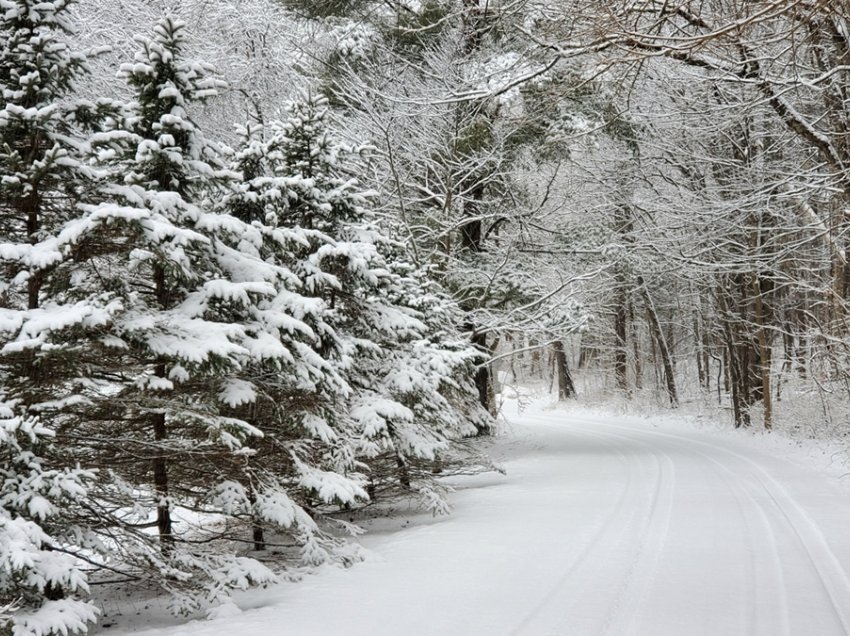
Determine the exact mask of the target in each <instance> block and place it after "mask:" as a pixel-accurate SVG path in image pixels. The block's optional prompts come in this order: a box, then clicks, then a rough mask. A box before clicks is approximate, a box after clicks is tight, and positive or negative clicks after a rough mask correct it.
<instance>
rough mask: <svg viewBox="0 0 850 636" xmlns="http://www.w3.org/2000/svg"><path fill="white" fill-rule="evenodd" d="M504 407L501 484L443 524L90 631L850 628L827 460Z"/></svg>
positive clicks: (470, 482) (460, 497)
mask: <svg viewBox="0 0 850 636" xmlns="http://www.w3.org/2000/svg"><path fill="white" fill-rule="evenodd" d="M509 405H510V407H511V410H510V411H509V412H508V417H509V418H510V419H511V420H512V421H513V422H514V424H513V427H512V428H513V431H512V432H511V433H510V434H508V435H506V436H505V437H504V438H503V439H500V440H498V441H497V442H496V444H495V445H494V448H493V451H492V452H493V454H494V456H495V459H497V460H498V461H500V462H501V463H502V464H503V465H504V467H505V468H506V469H507V475H506V476H503V475H498V474H486V475H478V476H475V477H464V478H455V479H454V480H453V482H452V483H453V484H454V485H455V487H456V488H457V492H456V493H455V494H454V495H453V497H452V502H453V505H454V508H455V510H454V513H453V514H452V515H451V516H449V517H443V518H431V517H427V516H422V515H419V516H417V515H411V516H409V517H407V518H405V519H401V520H400V519H386V520H383V521H381V522H379V523H376V524H375V525H374V526H373V527H372V528H371V530H370V532H369V533H368V534H367V535H365V536H364V537H362V538H361V539H360V541H361V543H362V544H363V546H364V547H365V548H366V550H367V552H368V555H369V556H368V558H367V559H366V561H365V562H364V563H362V564H359V565H357V566H355V567H354V568H352V569H350V570H342V569H337V568H332V567H327V568H325V569H323V570H321V571H320V572H319V573H318V574H316V575H315V576H308V577H306V578H305V579H304V580H303V581H301V582H299V583H284V584H281V585H278V586H276V587H274V588H270V589H267V590H256V591H252V592H248V593H245V594H242V595H240V596H238V597H237V598H236V599H235V600H236V604H235V605H233V606H231V605H228V607H227V608H225V611H220V612H218V614H217V618H216V619H215V620H210V621H195V622H190V623H187V624H183V625H179V626H173V625H172V626H168V627H162V628H157V629H151V630H147V631H143V632H131V631H129V630H128V629H127V628H125V627H121V628H118V627H115V628H107V629H103V630H102V633H104V634H129V633H136V634H139V635H142V634H143V635H144V636H166V635H167V636H174V635H181V636H182V635H187V636H233V635H234V634H239V635H244V636H249V635H254V634H256V635H262V636H267V635H268V636H276V635H283V634H287V635H305V636H312V635H328V636H336V635H345V636H357V635H363V636H366V635H369V636H402V635H403V636H416V635H422V636H425V635H434V634H439V635H445V636H452V635H458V636H461V635H462V636H475V635H479V634H480V635H482V636H484V635H486V636H493V635H500V634H506V635H507V634H521V635H532V636H534V635H538V634H540V635H543V634H551V635H584V634H588V635H589V634H610V635H612V636H620V635H623V634H637V635H647V636H665V635H670V636H677V635H681V634H688V635H689V636H691V635H697V634H706V635H709V634H710V635H716V634H723V635H725V636H728V635H734V634H740V635H747V636H750V635H762V634H763V635H765V636H776V635H780V634H817V635H819V636H830V635H833V634H835V635H838V634H850V577H848V570H850V483H848V482H850V478H848V479H844V480H842V479H841V478H840V475H841V474H843V473H844V472H847V471H846V470H845V467H844V466H843V465H842V464H840V463H839V462H837V461H835V459H834V457H833V456H831V455H830V453H829V452H828V451H826V452H825V451H824V450H823V448H822V447H818V446H814V445H806V444H803V443H800V442H790V441H789V440H787V439H784V438H781V437H778V436H775V435H774V436H771V435H763V434H762V435H753V434H749V433H741V432H734V431H728V430H720V429H717V430H709V429H707V428H697V427H695V426H693V425H692V424H687V423H683V422H682V421H677V420H675V419H674V418H671V417H667V418H660V419H659V418H650V419H638V418H627V417H618V416H604V415H600V414H599V413H592V412H587V411H581V410H576V409H568V410H559V409H554V408H545V407H543V406H540V405H538V406H536V407H532V408H529V409H527V410H525V411H524V412H522V413H519V412H518V411H517V408H516V403H510V404H509ZM139 619H140V620H144V619H145V614H144V613H142V615H141V616H140V617H139ZM150 620H151V621H152V623H148V624H149V625H150V624H163V623H162V620H163V619H162V617H159V616H154V615H151V616H150Z"/></svg>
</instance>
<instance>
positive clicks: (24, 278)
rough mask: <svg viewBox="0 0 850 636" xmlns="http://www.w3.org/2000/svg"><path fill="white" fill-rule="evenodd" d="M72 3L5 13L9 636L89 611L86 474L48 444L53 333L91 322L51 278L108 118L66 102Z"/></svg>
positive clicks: (81, 62) (0, 551)
mask: <svg viewBox="0 0 850 636" xmlns="http://www.w3.org/2000/svg"><path fill="white" fill-rule="evenodd" d="M70 4H71V2H70V1H69V0H53V1H40V0H39V1H35V0H4V1H3V2H2V3H0V94H2V96H1V97H0V267H2V269H1V270H0V272H2V273H0V455H2V460H1V461H2V463H0V506H1V507H0V545H1V546H2V548H0V604H3V605H8V604H9V603H10V602H11V604H12V606H13V607H15V608H16V610H17V611H15V612H12V613H9V614H5V613H4V616H3V617H2V619H0V630H7V629H10V630H12V631H13V632H14V633H15V634H32V635H40V634H53V633H63V634H67V633H69V632H75V631H85V630H86V626H87V624H88V623H89V622H91V621H93V620H94V618H95V615H96V611H95V608H94V607H93V606H92V605H91V604H89V603H88V602H86V601H85V600H83V599H82V598H80V597H81V596H84V595H85V593H86V592H87V584H86V578H85V576H84V575H83V573H82V572H81V570H80V568H79V562H78V561H77V560H76V559H75V558H74V556H73V555H74V553H76V552H77V551H78V550H79V548H80V547H81V537H82V536H83V535H85V534H86V530H85V526H86V519H85V517H86V515H85V513H84V512H81V509H80V502H81V500H83V499H84V498H85V496H86V489H87V486H88V484H89V483H90V481H91V479H92V477H93V475H92V473H91V472H89V471H86V470H82V469H79V468H77V467H75V466H74V463H73V461H70V460H69V458H67V457H66V453H65V451H64V449H63V448H62V447H61V445H59V444H57V443H55V441H54V440H55V437H56V434H57V431H59V429H60V428H61V427H62V426H63V425H64V419H63V417H62V415H61V411H62V410H63V408H64V407H67V406H68V405H69V404H70V401H72V398H70V395H69V392H68V390H67V388H68V387H67V382H68V379H69V377H73V375H74V374H75V373H76V368H75V367H76V362H75V361H74V360H73V357H72V356H71V355H69V353H68V351H66V350H65V349H64V348H63V347H62V346H60V345H58V344H57V343H55V342H50V338H49V337H48V336H47V334H49V333H50V332H51V331H52V330H62V329H64V330H73V329H75V328H76V327H78V326H79V325H81V324H83V323H86V322H92V321H94V322H96V321H97V317H95V316H94V315H93V314H92V312H91V311H89V310H88V309H87V308H84V307H79V306H69V305H68V304H67V303H66V302H65V299H63V297H62V292H63V283H62V281H56V280H55V279H52V278H51V275H52V272H53V271H54V270H55V268H56V267H57V265H58V263H60V262H61V261H62V259H64V258H66V257H67V254H65V253H63V252H62V251H61V250H59V249H57V246H56V244H57V233H58V232H59V231H60V230H61V228H62V227H63V225H64V224H65V223H66V222H68V221H69V220H71V219H73V218H74V217H75V216H78V215H79V210H78V209H77V208H76V202H77V201H78V200H79V198H80V197H81V196H82V195H83V194H85V192H86V189H87V187H88V186H89V179H88V177H87V171H86V170H85V169H84V167H83V165H82V163H81V151H82V150H83V149H84V148H85V144H86V141H85V140H86V132H87V130H88V129H90V128H91V127H95V126H97V125H98V123H100V122H101V121H102V116H103V115H104V114H106V113H108V112H112V111H113V110H114V107H113V105H112V104H111V102H110V101H109V100H102V101H101V102H99V103H97V104H94V103H91V102H85V101H81V100H76V99H74V94H73V93H74V85H75V81H77V80H79V78H80V76H81V75H83V74H85V73H86V71H87V67H86V56H85V55H84V54H83V53H81V52H77V51H75V50H73V48H72V47H71V46H70V44H69V39H70V37H69V36H70V34H71V31H72V30H71V24H70V22H69V5H70Z"/></svg>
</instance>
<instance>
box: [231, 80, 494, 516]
mask: <svg viewBox="0 0 850 636" xmlns="http://www.w3.org/2000/svg"><path fill="white" fill-rule="evenodd" d="M286 115H287V116H286V118H285V119H284V120H283V121H281V122H278V123H276V124H274V125H273V126H272V130H271V135H270V138H269V140H268V142H267V143H266V145H265V149H264V150H263V149H261V148H259V146H258V145H257V144H256V143H255V144H254V145H253V146H251V147H252V148H253V149H254V150H253V153H252V154H251V156H252V157H253V158H254V159H253V160H252V161H251V162H248V163H246V165H250V166H252V167H256V166H258V165H264V166H265V168H264V169H265V171H266V175H265V176H262V177H258V178H256V179H255V180H254V181H253V183H254V184H255V193H256V194H255V196H254V198H253V199H252V201H253V202H255V203H256V202H259V201H261V200H263V197H265V200H266V204H265V206H264V207H263V209H264V212H262V213H261V212H260V211H259V208H255V209H254V212H253V214H254V216H255V217H257V216H264V217H265V218H266V219H267V220H268V221H270V222H273V223H275V224H278V225H281V226H285V227H287V226H288V227H289V228H290V229H291V230H292V231H296V232H298V233H299V234H300V236H301V237H303V240H302V241H301V245H300V246H298V245H296V247H297V248H298V249H296V250H295V251H294V258H295V260H294V261H293V262H292V264H291V267H292V269H293V271H294V272H296V273H297V274H298V275H299V276H300V277H301V279H302V280H303V282H304V293H306V294H308V295H311V296H313V297H315V298H318V299H321V300H322V301H324V303H325V304H326V305H327V307H329V311H328V313H327V315H326V317H325V325H324V331H323V332H319V340H318V342H317V344H316V346H317V352H318V353H320V354H321V355H322V356H323V357H324V358H327V359H329V360H331V361H333V364H334V367H335V368H336V369H337V371H338V372H339V373H341V374H342V375H343V376H344V378H345V382H346V386H347V390H346V395H345V398H346V399H345V401H344V402H342V403H339V401H337V404H336V405H335V408H334V411H333V412H331V413H330V414H325V415H324V420H323V421H325V422H327V421H332V422H333V427H334V430H335V431H338V432H339V437H340V438H341V439H345V438H346V437H347V438H348V439H349V440H350V441H349V442H348V443H347V444H339V445H338V446H337V447H336V448H335V449H334V453H332V455H331V456H330V457H329V459H330V460H331V463H330V464H329V465H328V466H327V468H328V469H330V470H333V471H335V472H341V473H346V472H348V471H351V470H352V468H353V467H354V466H357V465H358V463H362V464H363V465H365V466H366V467H367V468H369V470H370V471H371V474H370V478H371V487H372V489H373V491H374V490H377V488H378V486H379V485H389V483H390V482H392V483H393V484H395V488H396V489H397V488H398V486H401V487H402V488H403V489H405V490H407V491H408V492H410V491H411V490H418V491H420V492H421V493H422V495H423V498H425V499H427V503H428V505H431V506H432V507H434V508H435V509H443V507H444V502H443V501H442V499H441V498H440V497H439V496H438V495H437V494H436V493H435V491H434V490H433V488H432V487H431V486H432V480H431V478H430V470H431V468H433V466H426V467H424V468H418V467H415V466H414V465H413V464H415V463H416V462H425V463H427V462H434V461H435V460H436V459H437V456H438V454H440V453H444V452H447V451H448V450H449V447H450V443H451V440H455V439H458V438H461V437H463V436H464V435H469V434H474V433H475V431H476V428H475V425H474V424H475V423H478V424H480V425H482V426H484V425H486V421H487V418H486V414H484V413H482V412H481V410H480V409H478V408H477V407H476V406H475V405H474V404H470V402H469V396H470V395H472V394H473V393H472V392H471V391H470V390H469V389H470V387H469V386H468V385H467V383H466V382H465V381H463V380H462V379H460V378H461V376H462V374H463V373H470V368H471V367H472V365H473V364H474V361H475V359H476V357H477V352H476V351H475V350H474V349H472V348H470V347H469V346H468V345H466V344H464V343H463V341H462V339H461V338H459V337H457V334H456V333H454V330H453V328H452V327H451V324H452V321H453V320H457V319H458V316H457V315H456V313H455V312H456V307H455V306H454V305H453V303H451V302H450V301H449V300H448V299H447V298H446V297H445V296H444V295H442V293H441V292H440V291H439V289H438V288H437V287H436V286H435V285H434V284H433V283H428V282H427V277H426V276H425V275H424V274H423V273H422V272H421V271H418V270H416V268H414V267H412V266H411V265H410V264H409V263H408V259H407V258H406V256H405V250H404V247H403V246H402V245H400V244H398V243H396V242H394V241H392V240H390V239H389V238H388V237H387V236H385V235H384V233H383V232H382V231H381V230H380V229H379V227H378V226H377V225H376V224H375V223H374V221H373V220H372V219H370V212H369V199H370V197H371V195H372V193H369V192H365V191H363V190H362V189H361V188H359V186H358V185H357V181H356V179H355V178H354V176H355V175H356V174H357V172H358V171H359V170H362V166H358V161H359V159H358V157H359V153H358V152H355V149H353V148H349V147H347V146H345V145H344V144H341V143H340V142H339V141H337V140H336V139H334V138H333V135H332V134H331V132H330V130H329V125H328V124H329V122H328V118H329V110H328V102H327V100H326V99H325V98H324V97H322V96H320V95H309V96H308V97H307V98H305V99H304V100H302V101H297V102H294V103H292V104H290V105H289V106H288V107H287V111H286ZM245 156H247V155H243V157H245ZM239 202H240V205H241V209H243V210H244V209H246V204H245V203H246V200H245V198H244V196H243V197H242V198H240V199H239ZM388 475H389V476H390V478H389V481H388V480H387V476H388Z"/></svg>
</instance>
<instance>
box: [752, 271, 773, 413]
mask: <svg viewBox="0 0 850 636" xmlns="http://www.w3.org/2000/svg"><path fill="white" fill-rule="evenodd" d="M753 287H754V289H753V292H754V293H755V295H756V298H755V301H756V325H757V328H758V343H759V371H760V375H761V399H762V404H763V405H764V427H765V429H768V430H770V429H771V428H772V427H773V403H772V398H771V395H770V358H771V356H770V350H769V348H768V341H767V327H766V325H765V310H764V300H763V298H762V290H761V284H760V282H759V278H758V277H756V278H755V280H754V281H753Z"/></svg>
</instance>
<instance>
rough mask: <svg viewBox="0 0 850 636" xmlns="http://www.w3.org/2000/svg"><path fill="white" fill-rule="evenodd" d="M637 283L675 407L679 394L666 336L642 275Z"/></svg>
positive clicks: (669, 393)
mask: <svg viewBox="0 0 850 636" xmlns="http://www.w3.org/2000/svg"><path fill="white" fill-rule="evenodd" d="M637 284H638V286H639V287H640V290H641V294H642V295H643V300H644V302H645V303H646V314H647V318H648V319H649V328H650V329H651V330H652V334H653V339H654V340H655V342H656V343H657V344H658V352H659V354H660V355H661V364H662V366H663V368H664V381H665V386H666V388H667V396H668V397H669V398H670V406H672V407H673V408H676V407H677V406H679V396H678V394H677V392H676V378H675V377H674V376H673V362H672V360H671V359H670V350H669V349H668V348H667V338H666V337H665V336H664V331H663V330H662V329H661V324H660V323H659V321H658V314H657V313H656V311H655V305H654V304H653V302H652V297H651V296H650V295H649V290H648V289H647V287H646V284H645V283H644V280H643V277H641V276H638V278H637Z"/></svg>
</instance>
